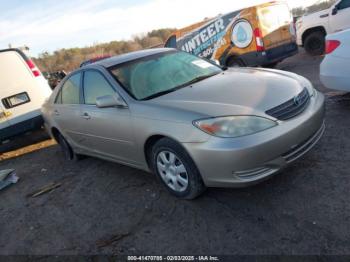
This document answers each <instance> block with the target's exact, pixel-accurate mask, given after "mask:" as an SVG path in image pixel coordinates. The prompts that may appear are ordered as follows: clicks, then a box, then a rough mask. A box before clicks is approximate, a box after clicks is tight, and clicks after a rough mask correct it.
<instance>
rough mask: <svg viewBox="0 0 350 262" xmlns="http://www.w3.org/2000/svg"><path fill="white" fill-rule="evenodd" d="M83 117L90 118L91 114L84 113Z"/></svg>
mask: <svg viewBox="0 0 350 262" xmlns="http://www.w3.org/2000/svg"><path fill="white" fill-rule="evenodd" d="M82 118H85V119H86V120H89V119H90V118H91V116H90V115H89V114H88V113H84V114H83V115H82Z"/></svg>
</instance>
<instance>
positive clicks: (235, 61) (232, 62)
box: [226, 57, 246, 67]
mask: <svg viewBox="0 0 350 262" xmlns="http://www.w3.org/2000/svg"><path fill="white" fill-rule="evenodd" d="M226 64H227V66H228V67H245V66H246V64H245V63H244V62H243V60H242V59H240V58H237V57H232V58H230V59H229V60H228V61H227V63H226Z"/></svg>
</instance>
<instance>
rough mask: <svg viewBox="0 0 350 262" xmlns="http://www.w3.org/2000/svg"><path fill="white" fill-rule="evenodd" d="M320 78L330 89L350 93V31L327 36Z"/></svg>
mask: <svg viewBox="0 0 350 262" xmlns="http://www.w3.org/2000/svg"><path fill="white" fill-rule="evenodd" d="M320 78H321V81H322V83H323V84H324V85H325V86H326V87H328V88H330V89H335V90H342V91H350V29H348V30H345V31H342V32H338V33H335V34H331V35H328V36H327V38H326V57H325V58H324V60H323V62H322V64H321V70H320Z"/></svg>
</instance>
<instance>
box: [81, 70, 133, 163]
mask: <svg viewBox="0 0 350 262" xmlns="http://www.w3.org/2000/svg"><path fill="white" fill-rule="evenodd" d="M83 91H84V92H83V94H84V104H83V105H82V107H81V119H82V120H81V121H82V122H80V123H82V124H81V126H82V130H83V133H84V138H85V139H84V140H83V143H84V146H85V147H87V148H89V149H92V150H93V151H94V152H95V153H97V154H101V155H104V156H106V157H110V158H113V159H116V160H118V161H122V162H127V163H133V162H134V161H133V159H134V156H135V147H134V142H133V132H132V130H131V119H130V111H129V109H127V108H115V107H112V108H98V107H96V98H98V97H101V96H106V95H112V94H114V93H115V92H116V91H115V90H114V88H113V87H112V85H111V84H110V83H109V82H108V81H107V79H106V78H105V77H104V76H103V74H102V73H100V72H98V71H95V70H88V71H85V72H84V80H83Z"/></svg>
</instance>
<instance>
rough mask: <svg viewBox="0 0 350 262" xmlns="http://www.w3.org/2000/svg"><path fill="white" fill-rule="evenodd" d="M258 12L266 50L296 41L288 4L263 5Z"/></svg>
mask: <svg viewBox="0 0 350 262" xmlns="http://www.w3.org/2000/svg"><path fill="white" fill-rule="evenodd" d="M257 11H258V17H259V22H260V29H261V31H262V35H263V41H264V45H265V49H270V48H273V47H276V46H279V45H283V44H287V43H290V42H292V41H293V39H295V32H294V26H293V17H292V14H291V12H290V10H289V7H288V5H287V4H286V3H270V4H266V5H262V6H259V7H258V10H257Z"/></svg>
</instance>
